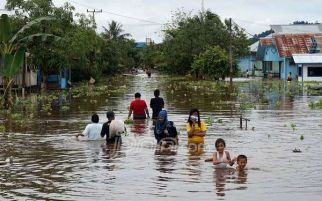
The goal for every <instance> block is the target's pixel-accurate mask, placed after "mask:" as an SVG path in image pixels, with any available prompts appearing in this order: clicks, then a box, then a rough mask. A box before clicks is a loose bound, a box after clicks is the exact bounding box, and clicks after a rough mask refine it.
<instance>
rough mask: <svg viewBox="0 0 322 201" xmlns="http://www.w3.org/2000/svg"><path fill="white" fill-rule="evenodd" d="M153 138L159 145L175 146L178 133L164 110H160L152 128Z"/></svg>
mask: <svg viewBox="0 0 322 201" xmlns="http://www.w3.org/2000/svg"><path fill="white" fill-rule="evenodd" d="M154 136H155V139H156V140H157V144H159V145H177V144H178V133H177V129H176V127H175V126H174V124H173V122H172V121H169V120H168V114H167V111H166V110H161V111H160V113H159V115H158V119H157V122H156V125H155V127H154Z"/></svg>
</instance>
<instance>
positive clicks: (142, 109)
mask: <svg viewBox="0 0 322 201" xmlns="http://www.w3.org/2000/svg"><path fill="white" fill-rule="evenodd" d="M134 97H135V100H134V101H132V102H131V105H130V110H129V116H128V118H130V117H131V115H132V112H133V119H146V116H148V118H150V115H149V110H148V106H147V105H146V102H145V101H144V100H141V94H140V93H135V95H134Z"/></svg>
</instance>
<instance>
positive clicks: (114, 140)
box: [101, 111, 122, 144]
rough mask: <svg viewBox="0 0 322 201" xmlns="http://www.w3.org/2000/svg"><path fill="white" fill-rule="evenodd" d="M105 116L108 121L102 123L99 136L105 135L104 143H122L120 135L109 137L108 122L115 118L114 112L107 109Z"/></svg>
mask: <svg viewBox="0 0 322 201" xmlns="http://www.w3.org/2000/svg"><path fill="white" fill-rule="evenodd" d="M106 117H107V119H108V121H107V122H105V123H104V124H103V127H102V131H101V136H102V137H104V136H105V135H106V144H113V143H117V144H121V143H122V138H121V136H114V137H112V138H110V124H111V122H112V121H113V120H114V119H115V114H114V112H113V111H108V112H107V113H106Z"/></svg>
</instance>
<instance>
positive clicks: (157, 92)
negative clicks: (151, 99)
mask: <svg viewBox="0 0 322 201" xmlns="http://www.w3.org/2000/svg"><path fill="white" fill-rule="evenodd" d="M154 96H155V97H159V96H160V90H159V89H156V90H154Z"/></svg>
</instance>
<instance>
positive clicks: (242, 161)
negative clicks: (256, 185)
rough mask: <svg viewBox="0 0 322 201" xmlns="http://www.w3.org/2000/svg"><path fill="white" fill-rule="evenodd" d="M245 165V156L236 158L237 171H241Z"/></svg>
mask: <svg viewBox="0 0 322 201" xmlns="http://www.w3.org/2000/svg"><path fill="white" fill-rule="evenodd" d="M246 164H247V156H245V155H242V154H241V155H238V157H237V165H238V167H239V170H243V169H244V168H245V167H246Z"/></svg>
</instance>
